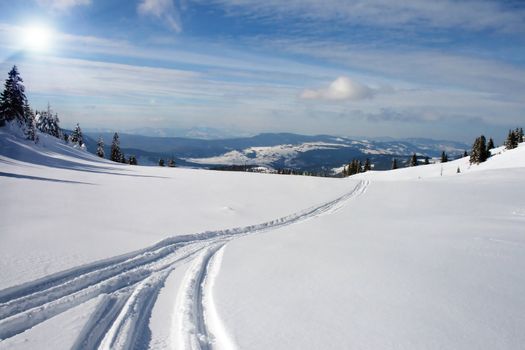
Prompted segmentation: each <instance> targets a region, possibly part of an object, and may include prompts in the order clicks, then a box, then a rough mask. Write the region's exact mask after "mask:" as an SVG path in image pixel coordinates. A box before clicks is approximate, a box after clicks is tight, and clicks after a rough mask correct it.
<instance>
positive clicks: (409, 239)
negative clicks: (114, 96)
mask: <svg viewBox="0 0 525 350" xmlns="http://www.w3.org/2000/svg"><path fill="white" fill-rule="evenodd" d="M493 153H494V155H493V157H492V158H490V159H489V160H488V161H487V162H485V163H483V164H480V165H470V164H469V162H468V159H466V158H465V159H459V160H456V161H453V162H449V163H445V164H431V165H427V166H418V167H414V168H409V169H398V170H395V171H388V172H368V173H365V174H360V175H358V176H353V177H350V178H346V179H326V178H313V177H304V176H285V175H269V174H253V173H239V172H213V171H205V170H191V169H179V168H161V167H133V166H127V165H120V164H115V163H112V162H109V161H106V160H102V159H99V158H96V157H94V156H92V155H90V154H88V153H86V152H83V151H81V150H77V149H73V148H71V147H70V146H67V145H64V144H63V143H61V142H60V141H58V140H56V139H53V138H51V137H46V136H45V135H41V138H40V142H39V144H38V145H35V144H33V143H30V142H29V141H25V140H23V139H21V138H20V137H17V136H14V135H13V134H12V133H10V132H8V131H6V130H5V128H4V129H2V128H0V190H1V193H2V202H1V203H0V212H1V213H2V214H0V215H1V220H0V263H1V266H2V269H0V339H2V340H0V349H70V348H73V349H97V348H99V349H131V348H133V349H147V348H151V349H341V348H352V349H394V348H395V349H443V348H447V349H474V348H475V349H519V348H521V347H522V346H523V344H525V333H524V332H523V329H524V328H525V313H523V311H522V310H524V309H525V274H523V271H524V270H525V229H524V226H525V189H524V187H523V178H524V177H525V147H523V145H522V146H521V147H519V148H518V149H515V150H510V151H508V150H503V149H502V148H499V149H496V150H494V152H493ZM458 168H459V171H460V172H459V173H458Z"/></svg>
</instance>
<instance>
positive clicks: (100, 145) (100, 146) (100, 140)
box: [97, 136, 104, 158]
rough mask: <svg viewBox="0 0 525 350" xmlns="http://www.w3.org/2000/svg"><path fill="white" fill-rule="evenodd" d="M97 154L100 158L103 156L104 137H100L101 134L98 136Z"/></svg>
mask: <svg viewBox="0 0 525 350" xmlns="http://www.w3.org/2000/svg"><path fill="white" fill-rule="evenodd" d="M97 156H99V157H100V158H104V139H103V138H102V136H100V137H99V138H98V142H97Z"/></svg>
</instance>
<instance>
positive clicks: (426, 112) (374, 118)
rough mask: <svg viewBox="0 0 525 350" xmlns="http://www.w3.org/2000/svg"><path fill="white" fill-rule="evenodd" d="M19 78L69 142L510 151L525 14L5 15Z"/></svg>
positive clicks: (118, 9)
mask: <svg viewBox="0 0 525 350" xmlns="http://www.w3.org/2000/svg"><path fill="white" fill-rule="evenodd" d="M32 27H36V28H47V32H48V33H50V34H48V36H47V40H44V39H42V41H45V44H44V43H43V44H42V45H41V46H42V47H39V48H38V49H37V48H36V47H35V46H34V45H33V46H32V45H31V44H30V42H31V40H30V39H28V38H27V36H28V35H32V34H27V33H28V31H27V28H32ZM37 30H42V29H37ZM43 31H46V30H43ZM29 33H33V32H31V31H30V32H29ZM34 35H37V34H34ZM13 64H17V65H18V66H19V68H20V71H21V73H22V77H23V78H24V80H25V83H26V85H27V89H28V97H29V99H30V102H31V105H32V106H33V108H43V107H44V106H46V104H47V102H48V101H49V102H50V103H51V105H52V107H53V109H54V110H55V111H56V112H58V114H59V116H60V117H61V120H62V122H63V125H65V126H72V125H74V124H75V123H76V122H79V123H80V124H81V126H83V127H84V128H104V129H110V130H120V131H125V130H130V129H140V128H143V127H151V128H170V129H177V128H181V129H183V128H192V127H210V128H217V129H221V130H224V131H225V132H226V131H227V132H228V133H229V134H231V133H233V134H239V135H241V134H242V135H244V134H255V133H259V132H279V131H286V132H297V133H304V134H319V133H325V134H334V135H343V136H352V135H359V136H365V137H376V136H392V137H413V136H423V137H432V138H443V139H453V140H463V141H468V142H470V141H471V140H472V139H473V137H474V136H476V135H478V134H479V133H485V134H487V135H491V136H494V137H496V139H497V140H501V139H502V137H503V136H504V134H505V130H507V129H508V128H510V127H516V126H522V125H523V124H525V2H523V1H488V0H472V1H469V0H465V1H453V0H442V1H423V0H412V1H395V0H356V1H342V0H323V1H321V0H302V1H298V0H288V1H282V0H265V1H249V0H182V1H176V0H17V1H2V2H0V71H3V72H5V74H6V75H7V72H8V70H9V68H10V66H12V65H13Z"/></svg>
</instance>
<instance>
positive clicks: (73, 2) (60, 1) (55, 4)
mask: <svg viewBox="0 0 525 350" xmlns="http://www.w3.org/2000/svg"><path fill="white" fill-rule="evenodd" d="M36 2H37V3H38V4H39V5H40V6H43V7H46V8H48V9H50V10H56V11H68V10H70V9H72V8H74V7H77V6H86V5H90V4H91V0H36Z"/></svg>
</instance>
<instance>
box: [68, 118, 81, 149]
mask: <svg viewBox="0 0 525 350" xmlns="http://www.w3.org/2000/svg"><path fill="white" fill-rule="evenodd" d="M69 141H71V143H73V144H77V145H78V146H79V147H82V145H84V137H83V136H82V129H80V125H78V123H77V126H76V127H75V129H74V130H73V133H72V134H71V136H70V137H69Z"/></svg>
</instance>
